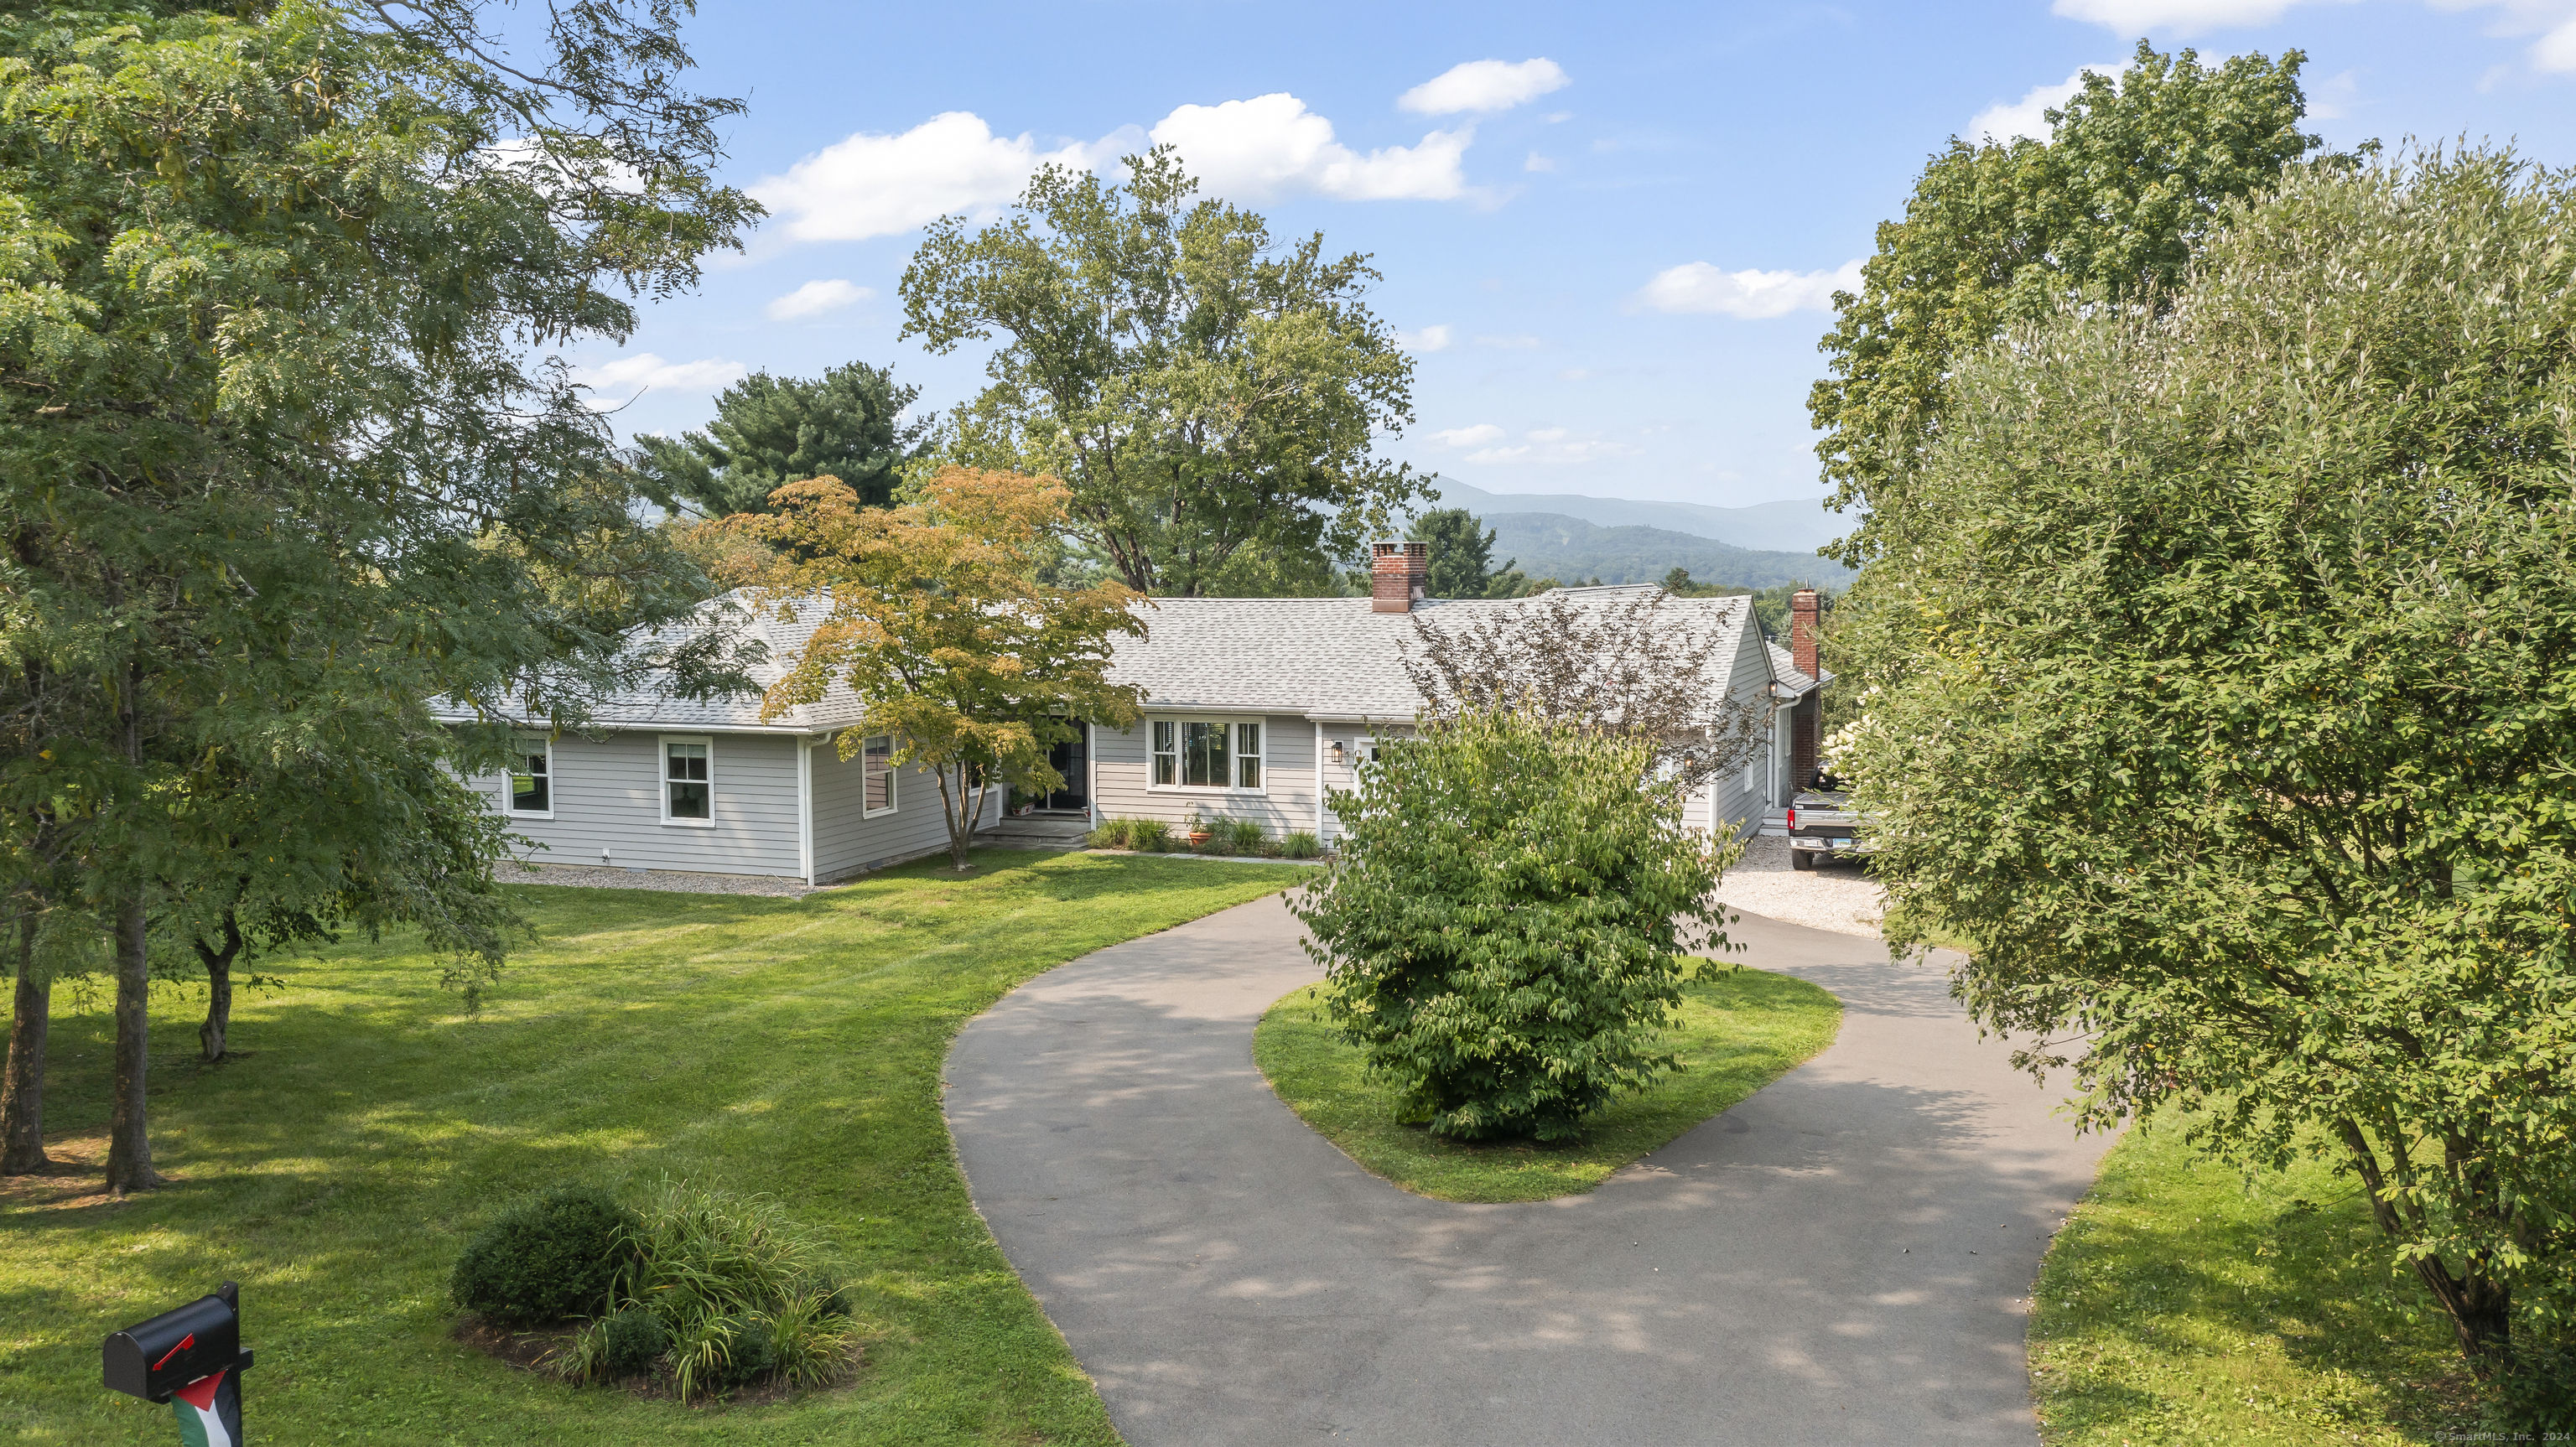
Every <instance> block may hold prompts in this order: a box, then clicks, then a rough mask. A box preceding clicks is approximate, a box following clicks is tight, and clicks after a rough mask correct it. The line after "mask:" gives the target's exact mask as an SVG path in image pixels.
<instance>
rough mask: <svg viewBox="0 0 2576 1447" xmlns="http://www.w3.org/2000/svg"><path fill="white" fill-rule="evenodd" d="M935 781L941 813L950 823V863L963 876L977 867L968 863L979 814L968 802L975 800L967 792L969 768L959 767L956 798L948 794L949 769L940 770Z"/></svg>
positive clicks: (960, 765) (933, 776)
mask: <svg viewBox="0 0 2576 1447" xmlns="http://www.w3.org/2000/svg"><path fill="white" fill-rule="evenodd" d="M931 777H932V778H935V779H937V780H938V781H939V812H940V814H941V815H942V816H943V817H944V818H945V819H946V820H947V823H948V863H949V865H950V867H952V868H954V869H955V870H956V871H957V872H958V873H960V874H963V873H965V872H966V871H967V870H969V869H972V868H974V867H975V866H973V865H971V864H969V863H967V862H966V846H967V844H968V843H969V842H970V841H972V840H973V839H974V837H975V814H976V813H977V812H978V811H976V810H974V809H973V808H972V807H971V805H970V804H969V802H968V801H969V800H971V799H972V798H973V797H974V796H973V795H972V794H970V793H968V792H967V789H966V766H965V765H964V764H959V765H958V766H957V792H956V793H954V794H951V793H950V792H949V791H948V771H947V770H946V769H941V770H938V771H937V772H936V773H934V774H932V775H931Z"/></svg>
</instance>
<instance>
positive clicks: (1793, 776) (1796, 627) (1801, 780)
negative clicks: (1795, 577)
mask: <svg viewBox="0 0 2576 1447" xmlns="http://www.w3.org/2000/svg"><path fill="white" fill-rule="evenodd" d="M1816 606H1817V599H1816V590H1815V589H1813V588H1801V589H1799V590H1798V591H1797V592H1795V593H1792V594H1790V595H1789V659H1790V661H1791V662H1792V663H1795V664H1796V665H1797V668H1798V671H1799V672H1800V673H1803V674H1805V675H1807V676H1808V677H1809V678H1822V677H1823V676H1824V675H1823V674H1822V673H1820V672H1819V671H1818V670H1817V666H1816V634H1817V632H1818V631H1819V630H1818V627H1817V624H1818V621H1819V620H1818V618H1817V616H1816ZM1824 714H1825V700H1824V690H1823V689H1815V690H1812V691H1810V692H1809V693H1808V694H1807V696H1806V697H1805V698H1803V699H1801V700H1799V702H1798V706H1797V707H1795V708H1793V709H1791V710H1789V780H1790V787H1791V788H1793V789H1805V788H1810V787H1812V786H1813V785H1814V783H1815V778H1816V753H1817V744H1818V742H1819V740H1818V737H1817V736H1818V734H1819V732H1820V731H1821V729H1822V728H1823V724H1824Z"/></svg>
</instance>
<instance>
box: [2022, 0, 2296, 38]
mask: <svg viewBox="0 0 2576 1447" xmlns="http://www.w3.org/2000/svg"><path fill="white" fill-rule="evenodd" d="M2298 3H2299V0H2057V3H2056V4H2054V5H2051V6H2050V7H2048V8H2049V9H2051V10H2053V11H2055V12H2056V13H2058V14H2060V15H2063V16H2065V17H2066V18H2067V19H2069V20H2090V21H2092V22H2093V23H2094V24H2096V25H2107V26H2109V27H2111V28H2112V29H2113V30H2117V31H2119V32H2120V33H2121V34H2123V35H2135V34H2137V33H2139V32H2141V31H2146V30H2171V31H2173V32H2174V33H2176V34H2179V35H2189V34H2194V33H2197V32H2199V31H2203V30H2223V29H2227V28H2230V27H2235V26H2249V25H2269V24H2271V23H2272V22H2273V21H2275V20H2278V19H2280V18H2281V15H2282V12H2284V11H2286V10H2288V9H2289V8H2290V7H2291V6H2293V5H2296V4H2298Z"/></svg>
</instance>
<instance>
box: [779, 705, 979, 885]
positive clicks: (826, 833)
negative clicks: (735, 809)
mask: <svg viewBox="0 0 2576 1447" xmlns="http://www.w3.org/2000/svg"><path fill="white" fill-rule="evenodd" d="M855 742H856V741H855V740H853V743H855ZM813 767H814V877H815V878H816V879H817V880H825V881H828V880H834V879H839V878H843V877H845V876H847V875H851V874H856V873H858V872H859V871H861V870H865V869H874V868H877V867H879V866H881V865H886V864H893V863H896V862H899V861H901V860H905V859H913V858H918V857H919V856H921V855H924V854H932V853H936V852H938V851H939V850H942V849H945V848H947V847H948V824H947V821H946V820H945V819H944V818H943V817H942V816H941V814H940V802H939V783H938V781H937V780H935V779H933V778H932V777H931V776H930V772H929V771H928V770H926V769H923V768H921V767H919V766H918V765H910V764H908V765H905V766H904V767H903V768H900V769H897V770H896V771H895V779H894V806H895V807H894V812H893V813H891V814H879V815H878V816H877V817H875V818H873V819H870V818H868V817H867V791H866V787H865V786H866V783H867V776H866V766H865V761H864V760H862V759H861V758H860V757H859V756H858V755H857V754H855V753H854V754H852V755H851V756H850V757H849V758H847V759H844V758H842V757H841V755H840V745H839V744H838V743H837V742H835V741H834V740H831V739H826V740H824V741H823V742H821V743H819V744H817V745H815V746H814V763H813ZM1002 792H1003V791H1002V790H999V789H995V790H993V791H991V794H990V796H989V798H988V799H987V802H986V805H985V809H984V818H983V822H984V823H987V824H989V823H991V822H993V821H994V820H996V819H998V818H1000V817H1001V810H1002Z"/></svg>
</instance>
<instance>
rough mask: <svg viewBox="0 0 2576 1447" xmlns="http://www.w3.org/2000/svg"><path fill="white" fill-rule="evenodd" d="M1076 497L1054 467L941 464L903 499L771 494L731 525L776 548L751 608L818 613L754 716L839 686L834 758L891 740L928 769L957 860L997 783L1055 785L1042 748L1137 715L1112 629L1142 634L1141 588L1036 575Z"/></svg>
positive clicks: (804, 488)
mask: <svg viewBox="0 0 2576 1447" xmlns="http://www.w3.org/2000/svg"><path fill="white" fill-rule="evenodd" d="M1071 497H1072V494H1071V493H1070V492H1068V491H1067V490H1066V488H1065V486H1064V484H1063V483H1061V482H1058V481H1057V480H1055V479H1054V478H1052V477H1026V476H1022V475H1021V474H1018V473H1013V472H978V471H975V470H972V469H969V468H962V467H950V468H943V469H941V470H940V472H939V473H938V474H937V475H936V476H934V477H932V478H931V479H930V480H929V481H928V482H927V483H926V484H924V485H923V486H922V487H921V488H920V490H919V492H918V495H917V497H916V498H915V500H914V501H913V502H911V503H909V504H907V505H905V506H902V507H895V508H870V507H862V506H860V505H859V500H858V495H857V494H856V493H854V492H852V491H851V490H850V489H849V488H847V487H845V486H843V485H842V483H841V481H840V479H838V478H833V477H816V478H810V479H807V480H806V481H803V482H791V483H789V484H787V485H786V486H785V487H782V488H779V489H778V490H777V491H775V492H773V493H771V494H770V495H769V501H770V506H771V507H772V508H773V509H775V510H774V511H773V512H770V513H767V514H759V515H744V516H741V517H735V518H731V519H728V520H727V521H726V523H725V524H724V526H726V527H729V528H733V529H738V530H740V531H742V532H744V533H747V534H750V535H752V536H754V537H757V538H759V539H761V540H762V541H763V542H766V543H768V544H769V545H770V546H771V547H773V548H775V549H776V550H777V551H776V554H775V556H774V557H772V558H771V559H770V560H769V561H768V562H767V563H766V564H765V565H763V566H762V568H761V569H760V574H759V577H758V579H757V581H756V583H755V586H754V589H753V601H754V605H755V606H757V607H760V608H766V609H774V610H776V611H777V613H778V614H779V616H780V617H781V618H782V619H786V620H790V621H793V620H794V619H795V618H796V617H798V616H799V613H800V610H811V609H814V608H817V607H819V608H821V609H822V611H823V617H822V621H821V623H820V624H819V625H818V626H817V627H816V628H815V629H814V631H813V634H812V635H811V636H810V637H809V638H808V639H807V641H806V644H805V653H804V656H803V657H802V658H800V659H798V660H797V661H796V666H795V668H794V669H792V670H791V671H789V673H788V674H787V676H786V677H784V678H782V679H780V680H779V681H778V682H777V683H776V684H775V685H773V686H772V687H771V688H770V690H769V693H768V696H767V697H766V698H765V699H764V700H763V703H762V717H763V718H771V717H775V716H776V715H778V714H779V713H781V712H784V711H785V710H787V709H789V708H791V707H794V706H795V705H797V704H803V703H813V702H816V701H817V700H819V699H821V698H822V697H823V695H824V693H825V692H826V691H828V690H829V689H831V688H832V686H833V685H835V684H845V685H847V686H848V687H849V688H850V690H851V691H852V692H854V693H856V694H857V695H858V696H859V697H860V698H861V699H862V700H864V701H865V702H866V704H867V713H866V715H865V716H864V718H863V719H862V720H861V721H860V722H859V723H858V724H857V725H856V726H854V727H851V728H847V729H844V730H842V731H841V733H840V736H839V738H838V740H837V747H838V748H839V749H840V752H841V757H842V758H844V759H848V758H850V757H852V756H854V755H855V754H857V753H858V751H859V750H860V749H862V748H863V747H865V745H866V740H867V739H869V738H871V737H873V736H875V735H878V734H886V735H890V736H892V738H893V740H894V745H895V761H896V762H897V763H899V764H918V765H920V766H921V767H922V768H924V769H926V770H928V771H929V772H930V774H931V775H932V777H934V778H935V779H937V780H938V782H939V801H940V811H941V814H942V816H943V817H944V818H945V819H946V821H947V824H948V855H949V859H950V860H951V862H953V863H954V864H955V865H956V867H957V868H958V869H959V870H961V871H962V870H965V869H968V868H971V867H972V866H971V865H969V864H968V863H967V859H966V846H967V843H968V841H969V840H970V839H972V838H973V837H974V833H975V825H976V822H977V821H978V820H979V819H980V818H981V817H982V813H983V808H984V804H985V802H986V800H987V799H988V798H989V797H990V793H991V791H992V790H993V789H995V788H998V787H1000V786H1002V785H1005V784H1009V785H1016V786H1018V787H1019V788H1021V789H1024V790H1028V791H1030V792H1033V793H1048V792H1052V791H1054V790H1056V789H1060V788H1062V787H1064V782H1065V781H1064V779H1063V777H1062V776H1061V775H1059V774H1058V773H1057V772H1056V771H1055V770H1054V768H1052V767H1051V766H1049V764H1048V763H1047V755H1048V753H1049V751H1051V750H1052V749H1053V748H1054V746H1055V745H1057V744H1059V743H1063V742H1066V741H1067V740H1070V739H1073V738H1075V737H1077V736H1078V735H1077V732H1076V727H1075V723H1076V720H1080V719H1090V720H1093V721H1095V722H1098V723H1104V724H1111V725H1115V726H1117V727H1121V728H1124V727H1126V726H1127V725H1129V724H1132V723H1134V722H1135V721H1136V720H1137V718H1138V717H1139V716H1140V715H1141V713H1142V712H1143V710H1142V708H1141V704H1142V702H1143V700H1142V699H1141V698H1140V697H1139V696H1138V693H1137V690H1135V689H1133V688H1126V687H1121V686H1119V685H1116V684H1113V683H1111V682H1109V677H1108V674H1109V653H1110V648H1111V645H1112V640H1113V639H1114V638H1115V637H1116V636H1117V635H1119V634H1122V633H1124V634H1129V635H1132V636H1135V637H1143V636H1144V633H1145V625H1144V623H1143V622H1142V621H1141V620H1140V619H1138V618H1137V616H1136V614H1135V611H1134V608H1135V604H1136V602H1137V601H1138V596H1137V595H1136V594H1135V593H1133V592H1131V591H1129V590H1128V589H1127V588H1126V587H1125V586H1123V585H1121V584H1118V583H1104V584H1102V585H1100V586H1099V587H1095V588H1057V587H1049V586H1047V585H1045V584H1043V583H1040V582H1038V581H1037V580H1036V574H1037V571H1038V564H1039V562H1040V559H1041V556H1042V553H1043V549H1044V546H1045V544H1046V541H1047V539H1048V538H1049V537H1050V536H1051V535H1053V534H1054V532H1055V531H1056V530H1057V529H1059V528H1061V527H1062V526H1063V525H1064V520H1065V509H1066V505H1067V504H1068V502H1069V501H1070V500H1071ZM805 616H811V614H810V611H806V612H805Z"/></svg>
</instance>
